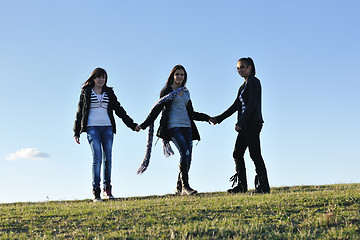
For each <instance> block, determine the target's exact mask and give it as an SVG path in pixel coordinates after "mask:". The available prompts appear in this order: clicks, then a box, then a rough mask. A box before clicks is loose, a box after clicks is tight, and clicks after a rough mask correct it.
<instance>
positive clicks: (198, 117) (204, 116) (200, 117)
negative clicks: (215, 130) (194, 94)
mask: <svg viewBox="0 0 360 240" xmlns="http://www.w3.org/2000/svg"><path fill="white" fill-rule="evenodd" d="M186 108H187V110H188V112H190V113H191V115H192V118H193V119H194V120H195V121H204V122H207V121H209V119H210V116H209V115H207V114H205V113H200V112H195V111H194V108H193V105H192V102H191V100H189V102H188V104H187V106H186Z"/></svg>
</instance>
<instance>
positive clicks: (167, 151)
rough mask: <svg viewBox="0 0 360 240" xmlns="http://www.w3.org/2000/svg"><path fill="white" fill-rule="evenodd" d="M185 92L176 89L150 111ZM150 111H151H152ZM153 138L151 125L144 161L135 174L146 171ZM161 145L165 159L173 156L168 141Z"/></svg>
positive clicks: (152, 124)
mask: <svg viewBox="0 0 360 240" xmlns="http://www.w3.org/2000/svg"><path fill="white" fill-rule="evenodd" d="M183 90H184V91H186V90H187V89H186V88H185V87H180V88H178V89H176V90H175V91H172V92H171V93H169V94H167V95H165V96H164V97H162V98H160V99H159V100H158V101H157V102H156V103H155V105H154V107H153V108H152V109H154V108H155V107H156V106H158V105H160V104H162V103H164V102H169V101H172V100H173V99H174V98H175V96H176V95H177V94H179V93H180V92H181V91H183ZM152 109H151V110H152ZM153 138H154V123H151V124H150V126H149V132H148V137H147V144H146V150H145V156H144V159H143V161H142V163H141V165H140V167H139V169H138V170H137V172H136V173H137V174H142V173H143V172H145V171H146V169H147V168H148V166H149V163H150V157H151V149H152V143H153ZM162 143H163V152H164V155H165V156H166V157H169V156H171V155H173V154H174V151H173V150H172V149H171V146H170V143H169V141H166V140H164V139H163V140H162Z"/></svg>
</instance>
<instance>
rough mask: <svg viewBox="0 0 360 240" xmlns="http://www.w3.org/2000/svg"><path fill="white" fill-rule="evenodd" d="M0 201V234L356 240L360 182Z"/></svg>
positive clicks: (359, 232) (20, 236) (15, 236)
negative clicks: (263, 189)
mask: <svg viewBox="0 0 360 240" xmlns="http://www.w3.org/2000/svg"><path fill="white" fill-rule="evenodd" d="M271 191H272V192H271V194H264V195H263V194H260V195H258V194H257V195H255V194H251V193H247V194H237V195H229V194H227V193H224V192H216V193H201V194H198V195H196V196H186V197H185V196H184V197H182V196H174V195H166V196H150V197H139V198H122V199H116V200H114V201H104V202H100V203H93V202H92V201H91V200H83V201H63V202H61V201H59V202H40V203H12V204H0V238H1V239H29V238H31V239H64V238H70V239H360V184H337V185H325V186H294V187H280V188H272V189H271Z"/></svg>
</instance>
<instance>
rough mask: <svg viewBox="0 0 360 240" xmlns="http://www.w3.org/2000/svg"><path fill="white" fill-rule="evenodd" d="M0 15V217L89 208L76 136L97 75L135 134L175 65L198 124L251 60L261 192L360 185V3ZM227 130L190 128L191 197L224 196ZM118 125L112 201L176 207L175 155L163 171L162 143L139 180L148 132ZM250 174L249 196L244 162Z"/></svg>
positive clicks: (171, 4)
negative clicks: (195, 138) (40, 206)
mask: <svg viewBox="0 0 360 240" xmlns="http://www.w3.org/2000/svg"><path fill="white" fill-rule="evenodd" d="M0 9H2V14H1V15H0V24H1V32H2V34H1V35H2V36H1V38H0V52H1V58H0V71H1V73H2V75H3V76H2V80H1V85H2V89H3V91H2V93H1V94H0V100H1V103H2V110H1V112H2V113H1V124H0V132H1V136H2V137H1V138H0V146H1V148H0V169H1V174H0V187H1V192H2V194H1V195H0V202H2V203H4V202H18V201H22V202H26V201H46V200H74V199H87V198H91V197H92V196H91V161H92V160H91V152H90V148H89V145H88V143H87V140H86V134H82V135H81V144H80V145H77V144H76V143H75V141H74V140H73V132H72V127H73V122H74V118H75V112H76V109H77V103H78V99H79V94H80V89H81V86H82V83H84V82H85V81H86V79H87V78H88V77H89V76H90V73H91V72H92V70H93V69H94V68H96V67H103V68H105V69H106V70H107V72H108V76H109V81H108V85H109V86H112V87H114V90H115V93H116V94H117V97H118V99H119V101H120V103H121V104H122V106H123V107H124V108H125V110H126V111H127V112H128V114H129V115H130V116H131V117H132V118H133V119H134V120H135V121H136V122H139V123H141V122H142V121H143V120H144V119H145V117H146V116H147V114H148V113H149V111H150V109H151V107H152V106H153V104H154V103H155V102H156V101H157V98H158V95H159V91H160V89H161V88H162V87H163V85H164V84H165V81H166V79H167V77H168V75H169V73H170V71H171V69H172V67H173V66H174V65H176V64H182V65H184V66H185V68H186V70H187V72H188V85H187V87H188V89H189V90H190V93H191V98H192V101H193V105H194V108H195V110H197V111H199V112H205V113H207V114H209V115H211V116H214V115H218V114H220V113H222V112H223V111H224V110H226V109H227V108H228V107H229V106H230V105H231V104H232V102H233V101H234V99H235V97H236V93H237V90H238V87H239V86H240V85H241V83H242V81H243V80H242V79H241V78H240V77H239V75H238V74H237V72H236V61H237V59H239V58H240V57H247V56H250V57H252V58H253V59H254V61H255V65H256V70H257V76H258V78H259V79H260V80H261V82H262V88H263V116H264V120H265V123H264V127H263V131H262V133H261V141H262V142H261V143H262V153H263V157H264V160H265V163H266V165H267V168H268V174H269V181H270V185H271V186H272V187H278V186H293V185H319V184H336V183H359V182H360V175H359V169H360V154H359V150H358V149H359V147H360V146H359V143H360V141H359V135H360V128H359V126H358V121H359V118H360V108H359V106H358V103H359V99H358V92H359V88H360V83H359V71H358V69H359V64H360V47H359V42H360V28H359V26H358V23H359V22H360V17H359V14H358V13H359V11H360V3H359V1H356V0H353V1H351V0H350V1H342V2H340V1H328V0H327V1H322V0H319V1H310V0H305V1H301V2H296V1H286V0H283V1H265V0H264V1H239V0H237V1H235V0H229V1H212V0H211V1H202V0H201V1H190V0H185V1H181V2H177V1H168V0H166V1H145V0H140V1H67V0H65V1H58V2H54V1H39V0H34V1H31V2H28V1H18V0H14V1H0ZM158 120H159V119H158ZM158 120H157V121H156V124H155V127H157V126H158ZM235 121H236V114H234V115H233V116H232V117H230V118H229V119H227V120H225V121H224V122H223V123H222V124H220V125H216V126H212V125H209V124H207V123H203V122H198V123H197V126H198V128H199V131H200V135H201V138H202V140H201V141H200V142H198V143H196V142H195V144H194V149H193V163H192V167H191V170H190V183H191V186H192V187H193V188H195V189H197V190H198V191H199V192H213V191H225V190H226V189H228V188H229V187H230V186H231V185H230V183H229V182H228V179H229V177H230V176H231V175H232V174H233V173H234V162H233V159H232V150H233V147H234V143H235V138H236V132H235V131H234V124H235ZM117 125H118V133H117V134H116V135H115V142H114V146H113V169H112V185H113V193H114V195H115V197H128V196H147V195H162V194H168V193H173V192H174V190H175V184H176V178H177V172H178V162H179V154H178V152H176V154H175V155H174V156H172V157H170V158H165V157H164V156H163V155H162V148H161V144H160V142H159V143H158V144H157V145H155V146H154V147H153V153H152V158H151V162H150V166H149V168H148V170H147V171H146V172H145V173H144V174H143V175H140V176H139V175H136V170H137V168H138V167H139V165H140V163H141V161H142V159H143V156H144V151H145V146H146V134H147V131H141V132H140V133H135V132H132V131H131V130H130V129H128V128H127V127H126V126H125V125H124V124H123V123H122V121H121V120H120V119H117ZM246 166H247V172H248V182H249V188H254V184H253V179H254V175H255V170H254V165H253V163H252V161H251V159H250V158H249V155H248V152H247V153H246Z"/></svg>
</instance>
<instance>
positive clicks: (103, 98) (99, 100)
mask: <svg viewBox="0 0 360 240" xmlns="http://www.w3.org/2000/svg"><path fill="white" fill-rule="evenodd" d="M108 105H109V97H108V95H107V94H106V93H105V92H103V94H101V95H98V94H96V93H95V92H94V90H91V100H90V112H89V118H88V126H111V122H110V118H109V114H108V112H107V108H108Z"/></svg>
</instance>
